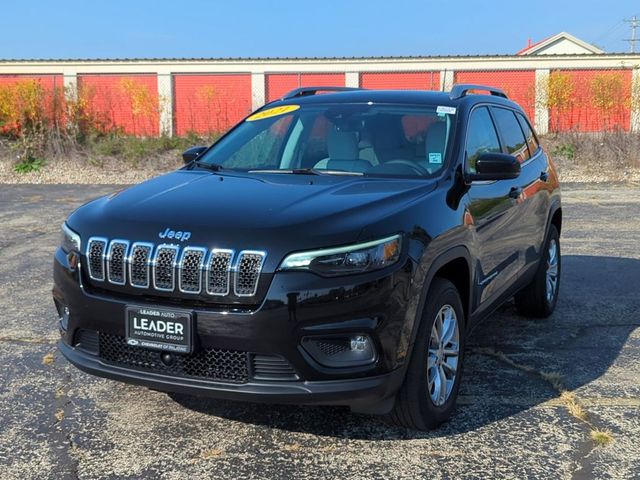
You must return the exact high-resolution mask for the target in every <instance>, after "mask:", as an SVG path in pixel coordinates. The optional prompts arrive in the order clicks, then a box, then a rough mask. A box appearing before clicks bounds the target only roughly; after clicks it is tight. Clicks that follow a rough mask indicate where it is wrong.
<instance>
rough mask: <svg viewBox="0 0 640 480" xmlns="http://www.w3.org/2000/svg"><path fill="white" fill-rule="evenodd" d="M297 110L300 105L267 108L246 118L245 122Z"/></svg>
mask: <svg viewBox="0 0 640 480" xmlns="http://www.w3.org/2000/svg"><path fill="white" fill-rule="evenodd" d="M299 108H300V105H283V106H282V107H273V108H267V109H266V110H262V111H261V112H258V113H254V114H253V115H251V116H250V117H247V122H253V121H255V120H263V119H265V118H271V117H277V116H278V115H284V114H285V113H289V112H294V111H296V110H298V109H299Z"/></svg>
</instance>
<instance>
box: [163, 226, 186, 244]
mask: <svg viewBox="0 0 640 480" xmlns="http://www.w3.org/2000/svg"><path fill="white" fill-rule="evenodd" d="M158 237H160V238H169V239H174V240H180V241H181V242H186V241H187V240H189V239H190V238H191V232H182V231H180V230H177V231H176V230H171V229H170V228H167V229H166V230H165V231H164V232H160V233H158Z"/></svg>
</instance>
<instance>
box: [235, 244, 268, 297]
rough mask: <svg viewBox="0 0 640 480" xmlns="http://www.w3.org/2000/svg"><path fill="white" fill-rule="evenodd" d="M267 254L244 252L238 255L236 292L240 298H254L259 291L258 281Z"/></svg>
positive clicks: (253, 251)
mask: <svg viewBox="0 0 640 480" xmlns="http://www.w3.org/2000/svg"><path fill="white" fill-rule="evenodd" d="M265 256H266V254H265V253H264V252H258V251H255V250H243V251H242V252H240V254H239V255H238V260H237V264H236V269H235V270H236V278H235V284H234V286H233V287H234V292H235V294H236V295H237V296H238V297H252V296H253V295H255V294H256V291H257V290H258V281H259V280H260V273H261V272H262V264H263V263H264V258H265Z"/></svg>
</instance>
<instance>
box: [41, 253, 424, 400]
mask: <svg viewBox="0 0 640 480" xmlns="http://www.w3.org/2000/svg"><path fill="white" fill-rule="evenodd" d="M412 272H413V266H412V264H411V263H410V261H409V260H408V261H407V263H406V264H404V265H398V266H396V268H395V269H393V271H386V272H376V273H372V274H367V275H360V276H358V277H351V278H342V279H337V278H332V279H327V278H321V277H318V276H316V275H313V274H310V273H304V272H287V273H282V274H276V275H274V276H273V280H272V282H271V285H270V287H269V289H268V292H267V294H266V296H265V298H264V300H263V301H262V303H261V304H260V305H259V306H258V307H256V308H255V309H253V310H241V309H234V308H232V307H229V306H223V305H215V304H211V305H207V306H202V305H196V306H188V305H185V304H182V305H180V308H183V309H184V308H189V309H190V310H191V311H192V312H193V316H194V319H195V333H196V337H197V345H198V348H199V349H233V350H238V351H242V352H251V353H250V354H251V355H253V354H261V355H262V354H264V355H274V356H278V357H282V358H284V359H286V361H287V362H288V363H289V364H290V365H291V366H292V368H293V369H294V370H295V372H296V373H297V376H298V379H297V380H288V381H263V380H259V379H256V378H253V377H249V378H248V379H247V380H246V381H244V382H242V383H229V382H225V381H218V380H212V379H203V378H192V377H188V376H175V375H171V374H170V373H167V372H163V373H157V372H153V371H144V370H141V369H137V368H130V366H128V365H117V364H113V362H105V361H104V359H103V358H101V356H100V354H99V352H97V353H96V354H92V353H91V352H87V351H84V350H82V349H80V348H76V333H77V332H79V331H80V330H91V331H95V332H100V333H104V334H108V335H112V336H120V337H122V336H124V335H125V321H124V319H125V310H126V308H127V305H132V304H134V305H138V306H149V307H153V306H155V307H159V308H160V307H163V306H165V307H175V306H176V305H175V304H171V303H169V302H168V301H166V300H165V301H163V300H160V299H150V298H148V297H145V296H144V295H141V294H140V292H139V291H135V292H133V291H132V292H131V295H130V296H129V295H122V294H121V293H118V294H115V293H113V294H111V293H110V292H104V291H94V290H92V289H91V286H90V285H89V284H88V283H87V282H86V280H85V279H83V278H82V273H81V270H80V269H75V270H74V269H71V268H70V266H69V265H68V263H67V256H66V255H65V254H64V253H63V252H62V251H61V250H58V251H57V252H56V255H55V260H54V289H53V294H54V299H55V300H56V302H57V303H58V305H64V306H66V307H68V310H69V315H68V319H67V322H66V325H64V328H62V329H61V334H62V339H61V341H60V344H59V348H60V351H61V352H62V353H63V355H64V356H65V357H66V358H67V359H68V360H69V361H70V362H71V363H72V364H74V365H76V366H77V367H78V368H80V369H81V370H84V371H86V372H88V373H91V374H94V375H98V376H102V377H106V378H111V379H115V380H120V381H124V382H128V383H133V384H138V385H144V386H147V387H150V388H154V389H158V390H166V391H173V392H182V393H190V394H197V395H207V396H214V397H217V398H226V399H235V400H247V401H257V402H270V403H297V404H333V405H348V406H350V407H351V408H352V409H353V410H356V411H363V412H372V411H373V412H375V411H378V410H379V409H383V410H384V409H385V408H387V407H388V406H389V401H390V399H393V395H394V393H395V392H396V390H397V389H398V388H399V386H400V384H401V383H402V379H403V377H404V370H405V368H404V367H405V359H406V358H407V356H408V353H409V352H408V350H409V349H408V345H409V336H410V333H411V329H412V327H413V319H414V317H415V315H414V313H413V310H412V308H411V307H412V306H413V305H414V303H413V300H412V298H413V297H411V295H409V292H410V289H409V285H410V284H411V281H410V279H411V275H412ZM350 333H363V334H366V335H368V336H370V338H371V339H372V340H373V342H374V345H375V348H376V352H377V355H376V360H375V362H373V363H372V364H370V365H364V366H358V367H340V368H329V367H326V366H323V365H321V364H319V363H318V362H316V361H315V360H314V359H313V358H311V356H310V355H309V354H308V353H307V352H306V351H305V350H304V349H303V348H302V347H301V340H302V338H303V337H308V336H314V335H318V336H324V335H340V334H350Z"/></svg>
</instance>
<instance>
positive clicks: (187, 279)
mask: <svg viewBox="0 0 640 480" xmlns="http://www.w3.org/2000/svg"><path fill="white" fill-rule="evenodd" d="M205 253H206V250H205V249H204V248H195V247H187V248H185V249H184V250H182V256H181V257H180V263H179V264H178V265H179V267H180V280H179V281H180V291H181V292H184V293H200V290H201V289H202V265H203V262H204V256H205Z"/></svg>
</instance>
